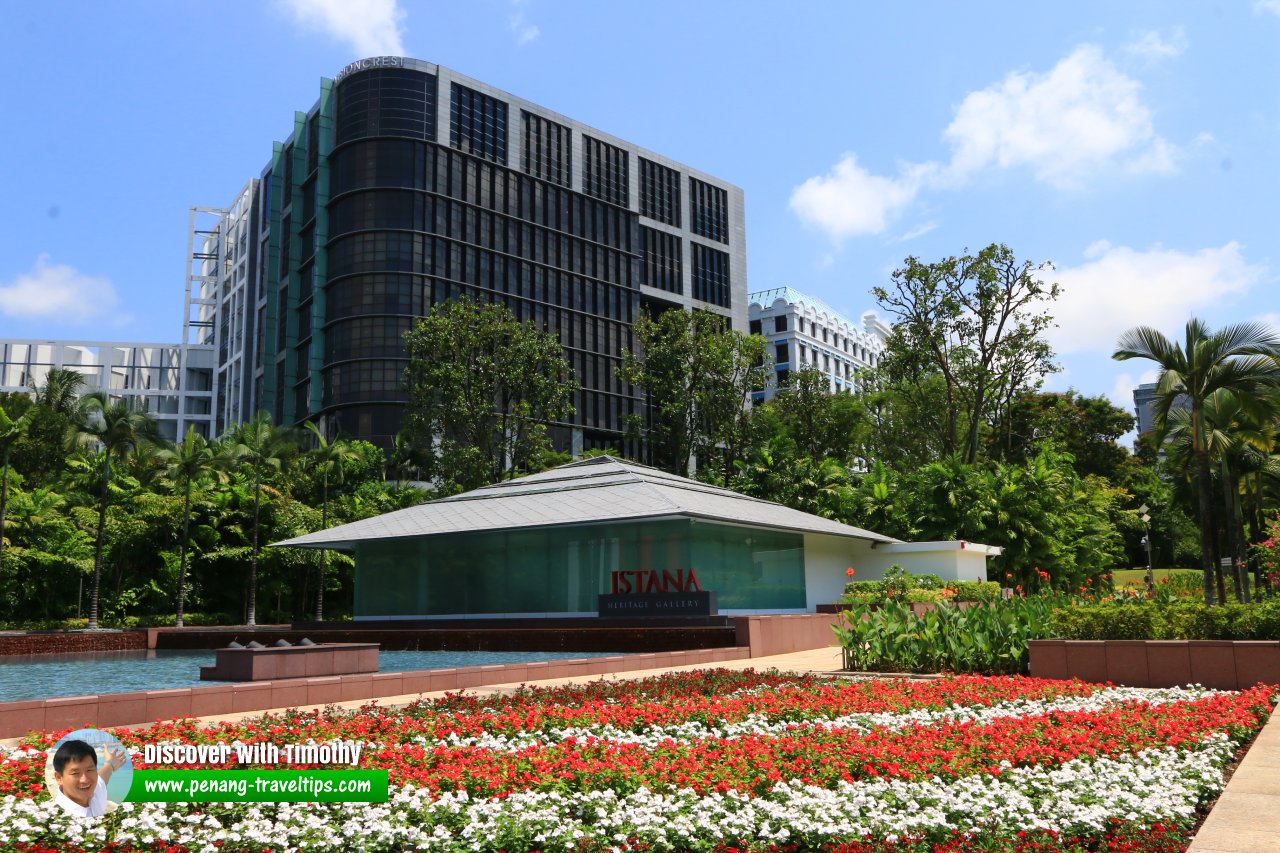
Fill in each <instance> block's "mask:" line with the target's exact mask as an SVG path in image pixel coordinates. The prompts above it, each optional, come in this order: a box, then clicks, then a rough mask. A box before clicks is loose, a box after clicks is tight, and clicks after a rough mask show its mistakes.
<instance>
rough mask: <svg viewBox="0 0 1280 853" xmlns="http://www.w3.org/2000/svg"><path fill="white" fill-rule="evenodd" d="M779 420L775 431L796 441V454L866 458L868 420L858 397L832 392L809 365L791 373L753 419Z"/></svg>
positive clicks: (829, 383) (828, 383)
mask: <svg viewBox="0 0 1280 853" xmlns="http://www.w3.org/2000/svg"><path fill="white" fill-rule="evenodd" d="M770 415H774V416H776V418H777V420H778V424H777V429H778V431H779V432H781V433H782V434H783V435H785V436H786V437H788V438H790V439H791V440H792V441H794V442H795V445H796V451H797V452H799V453H801V454H803V455H805V456H809V457H812V458H814V459H823V458H825V457H831V458H834V459H838V460H840V461H842V462H845V463H848V462H851V461H853V460H854V459H855V458H856V457H859V456H863V455H865V445H866V443H867V439H868V438H869V433H870V431H871V419H870V416H869V415H868V413H867V409H866V404H865V403H864V401H863V399H862V398H861V396H856V395H853V394H843V393H837V394H833V393H831V380H830V379H829V378H827V375H826V374H825V373H823V372H822V371H820V370H818V369H817V368H815V367H813V366H812V365H806V366H804V367H802V368H800V369H799V370H793V371H791V373H790V376H789V378H788V380H787V383H786V385H785V386H783V387H782V388H781V389H780V390H779V391H778V394H777V396H775V397H774V398H773V399H772V400H771V401H770V402H769V403H767V404H765V405H764V406H761V407H757V409H756V416H757V417H761V418H762V419H765V420H767V419H768V418H769V416H770Z"/></svg>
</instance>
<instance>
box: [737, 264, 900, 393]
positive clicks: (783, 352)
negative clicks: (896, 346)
mask: <svg viewBox="0 0 1280 853" xmlns="http://www.w3.org/2000/svg"><path fill="white" fill-rule="evenodd" d="M747 301H748V303H749V306H748V310H749V312H750V314H749V321H748V322H749V328H750V331H751V334H753V335H764V337H765V338H766V339H768V341H769V355H770V357H771V358H772V359H773V370H774V375H773V380H772V381H771V382H770V383H769V384H768V385H767V386H765V388H764V390H763V391H757V392H756V393H755V395H754V397H755V400H756V402H763V401H764V400H770V399H772V398H773V396H774V395H775V394H777V393H778V389H779V388H781V387H783V386H785V385H786V384H787V380H788V379H789V378H790V376H791V372H792V371H795V370H799V369H801V368H803V367H810V368H813V369H816V370H820V371H822V373H823V374H824V375H825V376H826V377H827V379H828V381H829V383H830V390H831V393H833V394H835V393H839V392H842V391H844V392H852V391H853V390H854V377H855V376H856V375H857V372H858V371H859V370H861V369H862V368H864V367H874V366H876V365H877V364H879V363H880V358H881V356H882V355H883V354H884V348H885V342H886V341H887V340H888V338H889V334H890V332H891V331H892V329H891V328H890V327H889V326H888V324H886V323H885V322H884V321H883V320H881V319H880V318H879V317H878V316H877V315H876V313H875V312H874V311H867V312H866V313H865V314H863V315H862V323H861V324H857V323H854V322H853V321H852V320H849V319H847V318H846V317H845V316H844V315H842V314H841V313H840V312H838V311H836V310H835V309H834V308H832V307H830V306H829V305H827V304H826V303H825V302H823V301H822V300H821V299H816V298H814V297H812V296H806V295H805V294H803V293H801V292H800V291H798V290H795V289H793V288H790V287H775V288H772V289H770V290H757V291H755V292H754V293H751V294H750V295H748V297H747Z"/></svg>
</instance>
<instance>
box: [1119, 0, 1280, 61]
mask: <svg viewBox="0 0 1280 853" xmlns="http://www.w3.org/2000/svg"><path fill="white" fill-rule="evenodd" d="M1276 2H1277V3H1280V0H1276ZM1124 49H1125V50H1126V51H1127V52H1129V53H1132V54H1133V55H1134V56H1138V57H1141V58H1143V59H1147V60H1152V61H1154V60H1159V59H1172V58H1173V57H1175V56H1178V55H1180V54H1181V53H1182V52H1183V51H1184V50H1186V49H1187V34H1186V33H1185V32H1184V31H1183V29H1182V27H1174V28H1173V32H1171V33H1170V34H1169V37H1168V38H1165V37H1164V36H1162V35H1161V34H1160V33H1158V32H1156V31H1155V30H1150V31H1148V32H1145V33H1142V34H1140V35H1139V36H1138V37H1137V38H1136V39H1134V40H1133V41H1131V42H1129V43H1128V44H1126V45H1125V46H1124Z"/></svg>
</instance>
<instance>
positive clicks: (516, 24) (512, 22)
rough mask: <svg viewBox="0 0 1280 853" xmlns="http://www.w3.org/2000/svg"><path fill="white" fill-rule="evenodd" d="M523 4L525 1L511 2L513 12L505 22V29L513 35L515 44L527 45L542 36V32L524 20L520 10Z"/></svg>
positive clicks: (514, 0) (516, 0) (513, 0)
mask: <svg viewBox="0 0 1280 853" xmlns="http://www.w3.org/2000/svg"><path fill="white" fill-rule="evenodd" d="M524 4H525V0H511V6H512V8H513V9H514V10H515V11H514V12H512V13H511V18H510V19H509V20H508V21H507V29H509V30H511V32H513V33H515V36H516V44H528V43H529V42H531V41H533V40H534V39H536V38H537V37H538V36H540V35H542V31H541V30H540V29H538V27H537V25H536V24H530V23H528V22H527V21H526V20H525V18H524V9H522V8H521V7H522V6H524Z"/></svg>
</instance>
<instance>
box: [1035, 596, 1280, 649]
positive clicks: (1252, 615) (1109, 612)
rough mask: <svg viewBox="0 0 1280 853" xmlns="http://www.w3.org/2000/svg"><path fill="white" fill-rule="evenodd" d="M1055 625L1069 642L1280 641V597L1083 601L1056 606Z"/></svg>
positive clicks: (1058, 635)
mask: <svg viewBox="0 0 1280 853" xmlns="http://www.w3.org/2000/svg"><path fill="white" fill-rule="evenodd" d="M1052 628H1053V633H1054V636H1057V637H1060V638H1062V639H1065V640H1280V599H1270V600H1268V601H1264V602H1261V603H1257V604H1224V605H1219V606H1215V607H1209V606H1207V605H1204V604H1196V603H1193V602H1178V603H1176V604H1149V603H1128V602H1126V603H1123V604H1091V605H1081V606H1075V607H1070V608H1060V609H1057V610H1055V611H1054V613H1053V617H1052Z"/></svg>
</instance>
